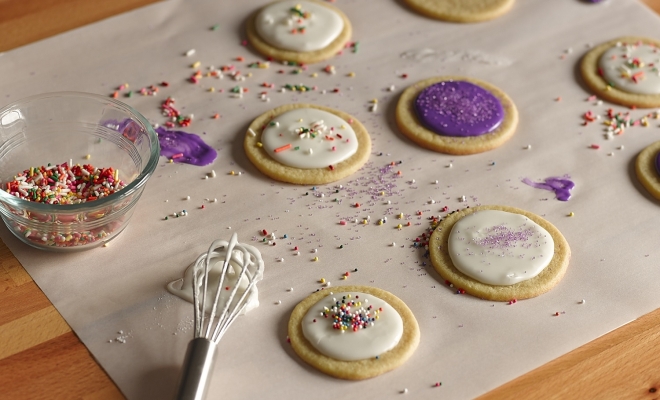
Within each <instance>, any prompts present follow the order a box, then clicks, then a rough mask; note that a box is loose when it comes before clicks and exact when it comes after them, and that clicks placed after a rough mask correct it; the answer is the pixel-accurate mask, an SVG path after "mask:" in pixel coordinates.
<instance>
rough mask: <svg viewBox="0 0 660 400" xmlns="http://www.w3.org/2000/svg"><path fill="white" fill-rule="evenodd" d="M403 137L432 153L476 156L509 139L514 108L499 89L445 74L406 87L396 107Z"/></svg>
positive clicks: (515, 114)
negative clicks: (432, 151)
mask: <svg viewBox="0 0 660 400" xmlns="http://www.w3.org/2000/svg"><path fill="white" fill-rule="evenodd" d="M396 121H397V125H398V126H399V129H400V130H401V132H402V133H403V134H405V135H406V136H407V137H408V138H410V139H411V140H412V141H414V142H415V143H417V144H419V145H420V146H422V147H425V148H427V149H430V150H434V151H437V152H440V153H447V154H456V155H464V154H475V153H481V152H484V151H488V150H492V149H495V148H497V147H499V146H501V145H502V144H503V143H504V142H506V141H507V140H509V139H510V138H511V136H513V134H514V132H515V130H516V126H517V125H518V110H517V109H516V106H515V105H514V104H513V101H512V100H511V98H509V96H507V95H506V93H504V92H503V91H501V90H500V89H498V88H497V87H495V86H493V85H491V84H489V83H487V82H484V81H481V80H478V79H474V78H466V77H460V76H443V77H436V78H429V79H425V80H423V81H420V82H417V83H415V84H414V85H412V86H410V87H408V88H407V89H406V90H405V91H404V92H403V94H401V98H400V99H399V102H398V104H397V107H396Z"/></svg>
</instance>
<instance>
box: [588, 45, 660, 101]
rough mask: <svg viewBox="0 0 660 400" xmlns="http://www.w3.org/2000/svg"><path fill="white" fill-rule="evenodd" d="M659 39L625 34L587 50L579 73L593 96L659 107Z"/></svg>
mask: <svg viewBox="0 0 660 400" xmlns="http://www.w3.org/2000/svg"><path fill="white" fill-rule="evenodd" d="M659 48H660V41H659V40H655V39H649V38H645V37H637V36H626V37H621V38H617V39H614V40H610V41H608V42H605V43H603V44H600V45H598V46H596V47H594V48H593V49H591V50H590V51H589V52H588V53H587V54H585V55H584V57H583V58H582V62H581V64H580V72H581V74H582V78H583V79H584V82H585V83H586V85H587V86H588V87H589V88H590V89H591V90H592V91H593V92H594V94H596V96H598V97H600V98H602V99H605V100H607V101H611V102H612V103H616V104H621V105H624V106H629V107H633V106H635V107H641V108H651V107H659V106H660V70H659V69H658V67H660V50H659Z"/></svg>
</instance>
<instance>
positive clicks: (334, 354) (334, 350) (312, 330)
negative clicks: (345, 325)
mask: <svg viewBox="0 0 660 400" xmlns="http://www.w3.org/2000/svg"><path fill="white" fill-rule="evenodd" d="M349 295H350V298H349V297H348V296H349ZM337 301H338V302H339V303H340V304H341V303H342V301H344V302H345V304H346V303H348V302H351V301H354V302H360V303H361V304H354V305H352V306H351V307H350V312H351V313H355V312H356V311H358V313H362V314H363V315H364V314H366V313H367V312H369V313H370V314H369V315H370V316H372V317H373V316H374V315H376V311H377V310H379V309H382V311H379V312H378V313H377V315H378V318H377V319H375V320H374V321H373V324H371V323H369V324H368V326H367V327H366V328H361V329H358V330H357V331H353V330H352V329H347V330H344V331H342V330H340V329H333V319H332V317H331V316H329V317H328V318H325V317H324V316H323V315H322V314H323V312H326V314H333V313H335V314H340V313H339V312H335V311H334V310H333V307H335V306H336V302H337ZM370 306H371V307H372V309H371V310H367V308H368V307H370ZM361 309H363V310H361ZM314 320H316V322H314ZM302 329H303V334H304V335H305V338H307V340H309V342H310V343H311V344H312V346H314V347H315V348H316V349H317V350H318V351H320V352H321V353H323V354H325V355H326V356H328V357H331V358H334V359H336V360H343V361H357V360H364V359H367V358H374V357H376V356H379V355H381V354H383V353H385V352H386V351H388V350H391V349H393V348H394V347H395V346H396V345H397V343H399V340H400V339H401V336H402V335H403V320H402V319H401V316H400V315H399V313H398V312H396V310H395V309H394V308H393V307H392V306H391V305H389V304H388V303H387V302H386V301H384V300H381V299H379V298H378V297H375V296H372V295H370V294H366V293H359V292H350V293H334V294H332V293H331V294H330V295H329V296H327V297H324V298H323V299H321V300H320V301H319V302H318V303H316V304H314V305H313V306H312V307H310V309H309V311H307V314H305V317H304V318H303V320H302Z"/></svg>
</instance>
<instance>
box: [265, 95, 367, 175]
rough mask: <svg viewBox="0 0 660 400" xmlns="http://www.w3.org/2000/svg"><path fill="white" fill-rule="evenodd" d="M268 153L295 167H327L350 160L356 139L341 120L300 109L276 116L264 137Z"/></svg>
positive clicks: (266, 129) (327, 113)
mask: <svg viewBox="0 0 660 400" xmlns="http://www.w3.org/2000/svg"><path fill="white" fill-rule="evenodd" d="M261 142H262V144H263V147H264V149H265V150H266V152H267V153H268V154H269V155H270V156H271V157H273V158H274V159H275V160H276V161H277V162H279V163H281V164H284V165H287V166H289V167H294V168H302V169H311V168H328V167H329V166H330V165H335V164H337V163H340V162H342V161H344V160H346V159H348V158H349V157H351V156H352V155H353V154H355V152H356V151H357V149H358V141H357V136H356V135H355V131H354V130H353V128H352V127H351V125H350V124H349V123H348V122H347V121H344V120H343V119H342V118H340V117H338V116H336V115H335V114H332V113H329V112H327V111H323V110H319V109H316V108H297V109H294V110H291V111H288V112H285V113H283V114H281V115H278V116H277V117H275V118H274V119H273V120H272V121H271V122H270V123H268V124H267V125H266V127H265V128H264V130H263V133H262V135H261Z"/></svg>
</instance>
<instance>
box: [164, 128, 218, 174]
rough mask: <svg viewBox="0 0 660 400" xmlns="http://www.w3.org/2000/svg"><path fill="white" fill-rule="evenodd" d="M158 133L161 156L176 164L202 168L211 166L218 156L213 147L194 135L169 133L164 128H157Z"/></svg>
mask: <svg viewBox="0 0 660 400" xmlns="http://www.w3.org/2000/svg"><path fill="white" fill-rule="evenodd" d="M156 133H158V141H159V142H160V155H161V156H163V157H167V158H171V159H173V160H174V162H178V163H186V164H192V165H198V166H202V165H209V164H211V163H212V162H213V160H215V158H216V157H217V156H218V153H217V152H216V151H215V150H214V149H213V148H212V147H211V146H209V145H208V144H206V143H204V141H203V140H202V139H201V138H200V137H199V136H197V135H195V134H194V133H187V132H182V131H169V130H167V129H165V128H163V127H162V126H161V127H158V128H156ZM179 154H183V156H178V155H179ZM173 157H174V158H173Z"/></svg>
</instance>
